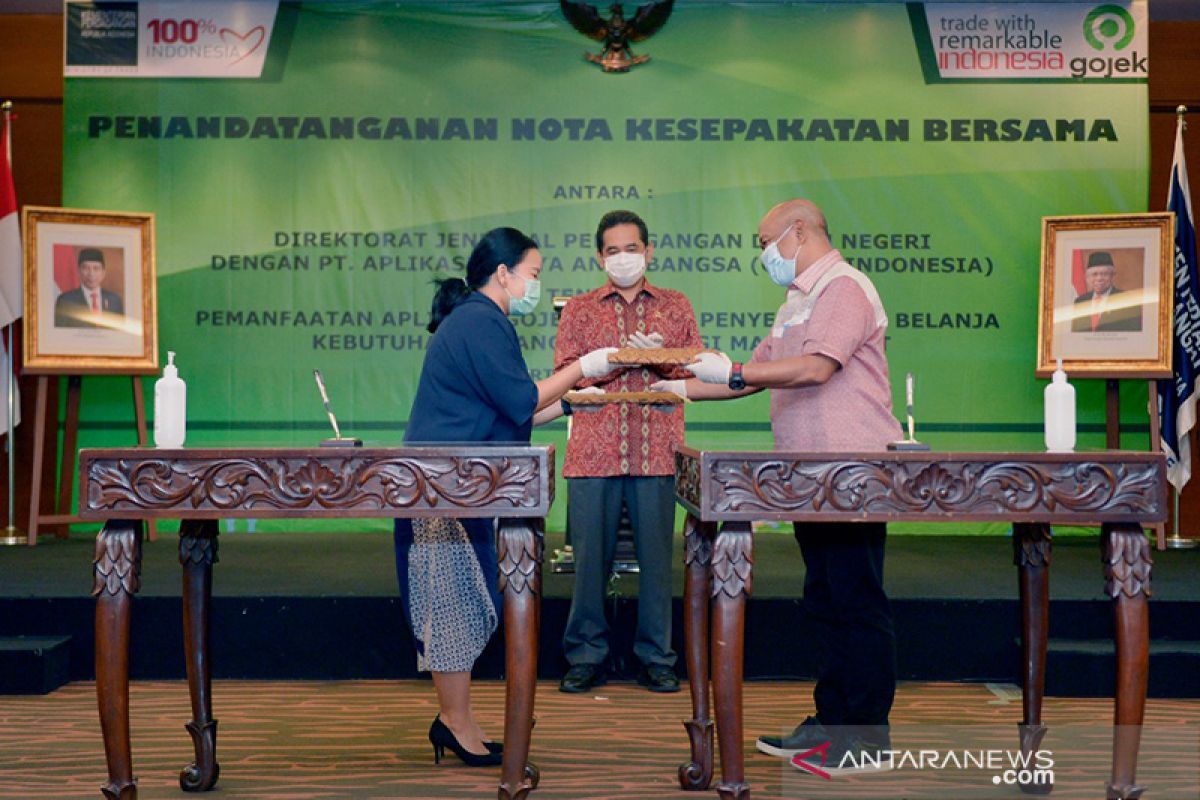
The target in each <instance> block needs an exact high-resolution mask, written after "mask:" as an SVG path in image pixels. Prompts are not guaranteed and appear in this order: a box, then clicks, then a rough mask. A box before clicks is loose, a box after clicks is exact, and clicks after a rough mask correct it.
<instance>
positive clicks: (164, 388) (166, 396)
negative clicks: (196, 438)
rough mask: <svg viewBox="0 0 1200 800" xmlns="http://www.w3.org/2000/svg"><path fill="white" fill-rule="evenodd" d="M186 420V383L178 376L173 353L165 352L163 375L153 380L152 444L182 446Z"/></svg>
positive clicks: (156, 445)
mask: <svg viewBox="0 0 1200 800" xmlns="http://www.w3.org/2000/svg"><path fill="white" fill-rule="evenodd" d="M186 421H187V385H186V384H184V382H183V381H182V380H180V378H179V369H178V368H177V367H176V366H175V354H174V353H172V352H169V351H168V352H167V365H166V366H165V367H163V375H162V377H161V378H159V379H158V380H157V381H155V382H154V446H155V447H183V438H184V435H185V430H186Z"/></svg>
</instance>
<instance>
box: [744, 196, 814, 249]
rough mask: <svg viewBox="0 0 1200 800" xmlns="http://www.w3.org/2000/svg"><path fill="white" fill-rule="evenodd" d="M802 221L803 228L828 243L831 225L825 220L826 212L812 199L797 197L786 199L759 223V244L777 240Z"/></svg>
mask: <svg viewBox="0 0 1200 800" xmlns="http://www.w3.org/2000/svg"><path fill="white" fill-rule="evenodd" d="M797 222H799V223H802V225H801V226H800V228H801V230H803V231H804V232H805V233H807V234H809V235H813V236H817V237H818V238H820V239H822V240H823V241H825V242H826V243H827V242H828V241H829V225H828V224H827V223H826V222H825V214H824V213H822V212H821V209H820V208H818V207H817V204H816V203H814V202H812V201H811V200H805V199H803V198H799V197H797V198H795V199H794V200H786V201H784V202H782V203H780V204H779V205H777V206H775V207H774V208H772V209H771V210H770V211H768V212H767V213H766V214H765V215H764V216H763V218H762V222H760V223H759V224H758V236H759V244H760V245H764V246H765V245H766V244H768V243H770V242H773V241H775V240H776V239H778V238H779V237H780V235H782V234H783V233H784V231H786V230H787V229H788V228H793V227H796V223H797Z"/></svg>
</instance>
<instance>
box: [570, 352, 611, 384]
mask: <svg viewBox="0 0 1200 800" xmlns="http://www.w3.org/2000/svg"><path fill="white" fill-rule="evenodd" d="M615 352H617V348H615V347H601V348H600V349H599V350H593V351H592V352H590V353H588V354H587V355H585V356H583V357H582V358H580V359H579V366H580V367H582V368H583V377H585V378H603V377H604V376H605V375H607V374H608V373H610V372H612V371H613V370H614V369H616V368H617V365H616V364H610V363H608V354H609V353H615Z"/></svg>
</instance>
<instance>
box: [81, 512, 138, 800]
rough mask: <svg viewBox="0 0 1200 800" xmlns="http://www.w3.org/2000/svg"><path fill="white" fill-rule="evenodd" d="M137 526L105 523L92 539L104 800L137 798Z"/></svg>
mask: <svg viewBox="0 0 1200 800" xmlns="http://www.w3.org/2000/svg"><path fill="white" fill-rule="evenodd" d="M141 569H142V523H141V522H140V521H136V520H134V521H131V520H109V521H108V522H107V523H105V525H104V528H103V529H102V530H101V531H100V533H99V534H98V535H97V536H96V552H95V558H94V559H93V561H92V575H93V579H92V595H93V596H94V597H95V598H96V700H97V704H98V706H99V710H100V731H101V733H102V735H103V737H104V756H105V759H106V760H107V761H108V783H106V784H105V785H104V786H102V787H100V791H101V792H102V793H103V795H104V796H105V797H106V798H108V800H137V779H136V778H134V777H133V752H132V750H131V748H130V744H129V615H130V611H131V609H130V606H131V605H132V603H133V596H134V595H135V594H137V591H138V589H139V588H140V586H141Z"/></svg>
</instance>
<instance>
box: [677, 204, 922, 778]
mask: <svg viewBox="0 0 1200 800" xmlns="http://www.w3.org/2000/svg"><path fill="white" fill-rule="evenodd" d="M758 244H759V246H760V247H761V248H762V250H763V253H762V256H761V258H762V262H763V266H764V267H765V268H766V271H767V274H768V275H769V276H770V277H771V279H772V280H774V281H775V283H777V284H779V285H780V286H783V287H786V289H787V298H786V300H785V302H784V304H783V305H782V306H781V307H780V309H779V313H778V314H777V315H776V317H775V324H774V327H773V328H772V330H771V334H770V335H769V336H768V337H767V338H765V339H764V340H763V341H762V343H761V344H760V345H759V346H758V347H757V348H756V349H755V351H754V354H753V356H752V357H751V359H750V361H749V363H747V364H745V365H743V364H739V363H733V362H732V361H731V360H730V358H729V357H728V356H726V355H725V354H724V353H702V354H701V355H700V358H699V360H698V361H697V362H696V363H694V364H692V365H691V366H689V367H688V369H689V370H691V371H692V372H693V373H694V374H695V375H696V378H695V379H689V380H687V381H660V382H659V383H657V384H655V386H654V387H653V388H655V389H660V390H665V391H674V392H676V393H679V394H684V395H685V396H687V397H689V398H691V399H693V400H719V399H727V398H732V397H743V396H745V395H748V394H752V393H754V392H758V391H761V390H762V389H770V390H771V430H772V432H773V433H774V436H775V447H776V449H779V450H801V451H807V452H851V451H876V450H878V451H883V450H886V448H887V444H888V442H891V441H895V440H898V439H900V438H901V432H900V425H899V423H898V422H897V421H896V418H895V416H893V414H892V391H891V384H890V382H889V380H888V365H887V358H886V356H885V355H884V337H885V334H886V332H887V314H886V313H885V312H884V310H883V305H882V303H881V302H880V300H879V294H878V293H877V292H876V291H875V287H874V286H872V285H871V282H870V280H868V279H867V277H866V276H864V275H863V274H862V273H860V272H858V271H857V270H855V269H854V268H853V267H851V266H850V265H849V264H847V263H846V262H845V261H844V260H843V259H842V256H841V254H840V253H839V252H838V251H837V250H835V249H834V248H833V245H832V244H831V243H830V238H829V228H828V225H827V224H826V222H825V216H824V214H822V213H821V210H820V209H819V208H818V207H817V206H816V205H815V204H813V203H812V202H810V201H808V200H803V199H795V200H789V201H787V202H786V203H780V204H779V205H777V206H775V207H774V208H772V209H771V210H770V211H768V212H767V214H766V216H764V217H763V219H762V222H760V223H759V226H758ZM795 534H796V540H797V542H799V544H800V551H801V553H802V555H803V556H804V564H805V577H804V605H805V608H806V610H807V611H808V613H809V614H810V616H811V617H812V619H813V622H814V625H815V628H816V631H817V641H816V645H817V652H818V672H817V686H816V689H815V691H814V692H813V700H814V701H815V705H816V713H815V715H813V716H809V717H808V718H807V719H805V720H804V722H802V723H801V724H800V725H798V726H796V728H795V730H793V731H792V733H791V734H790V735H787V736H762V737H759V739H758V742H757V746H758V749H759V750H760V751H762V752H764V753H767V754H770V755H776V756H783V757H785V758H791V757H792V756H793V755H795V754H797V753H803V752H805V751H809V750H812V749H813V748H819V747H820V746H821V745H822V744H824V743H826V742H832V745H831V747H830V748H829V749H828V752H827V753H826V754H825V758H824V760H823V761H822V763H821V766H822V767H823V769H825V770H826V771H827V772H833V771H839V769H838V768H839V766H842V767H844V768H843V769H841V770H840V771H842V772H846V771H850V770H851V769H853V768H857V767H859V766H861V765H862V764H863V763H864V762H867V763H871V762H872V761H874V762H875V763H887V762H886V759H878V758H874V757H872V758H871V759H863V758H858V757H857V755H858V754H859V753H862V752H864V751H867V752H872V753H874V752H875V751H877V750H881V749H887V748H888V747H890V738H889V734H888V714H889V712H890V711H891V707H892V700H893V698H894V696H895V690H896V642H895V635H894V633H893V630H892V620H891V612H890V610H889V606H888V599H887V595H886V594H885V593H884V589H883V557H884V540H885V538H886V535H887V526H886V525H885V524H884V523H840V524H830V523H797V524H796V525H795ZM847 754H853V755H854V756H855V757H854V758H845V757H846V755H847ZM814 757H815V758H817V759H820V758H821V755H820V753H819V752H818V753H816V754H814ZM831 767H832V770H831ZM797 768H798V769H801V768H800V767H797Z"/></svg>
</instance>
